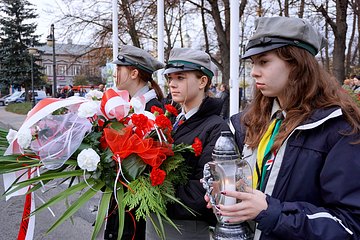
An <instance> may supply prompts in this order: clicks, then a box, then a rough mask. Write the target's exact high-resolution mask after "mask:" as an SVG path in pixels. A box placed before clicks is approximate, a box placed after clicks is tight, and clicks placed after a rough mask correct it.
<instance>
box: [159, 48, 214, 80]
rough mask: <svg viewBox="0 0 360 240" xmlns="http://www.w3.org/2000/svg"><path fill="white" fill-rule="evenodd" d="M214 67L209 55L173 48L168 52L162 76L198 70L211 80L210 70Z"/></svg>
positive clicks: (211, 71) (211, 72)
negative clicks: (167, 59)
mask: <svg viewBox="0 0 360 240" xmlns="http://www.w3.org/2000/svg"><path fill="white" fill-rule="evenodd" d="M214 66H215V65H214V64H213V63H212V62H211V58H210V55H209V54H207V53H206V52H204V51H200V50H195V49H190V48H173V49H171V51H170V56H169V61H168V63H167V64H166V66H165V71H164V74H169V73H175V72H184V71H194V70H199V71H201V72H203V73H204V74H205V75H206V76H208V77H209V78H210V79H211V78H212V77H213V76H214V72H213V70H212V69H214Z"/></svg>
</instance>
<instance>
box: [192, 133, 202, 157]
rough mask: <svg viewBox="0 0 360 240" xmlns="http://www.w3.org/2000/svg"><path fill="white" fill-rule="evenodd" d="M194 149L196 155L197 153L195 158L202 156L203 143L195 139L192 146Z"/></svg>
mask: <svg viewBox="0 0 360 240" xmlns="http://www.w3.org/2000/svg"><path fill="white" fill-rule="evenodd" d="M191 146H192V148H193V149H194V153H195V156H196V157H197V156H200V155H201V152H202V143H201V140H200V139H199V138H198V137H196V138H195V139H194V143H193V144H192V145H191Z"/></svg>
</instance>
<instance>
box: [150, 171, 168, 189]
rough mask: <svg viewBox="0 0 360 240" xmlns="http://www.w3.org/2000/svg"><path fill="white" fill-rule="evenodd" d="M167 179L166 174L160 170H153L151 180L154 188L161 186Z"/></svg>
mask: <svg viewBox="0 0 360 240" xmlns="http://www.w3.org/2000/svg"><path fill="white" fill-rule="evenodd" d="M165 177H166V172H165V171H164V170H161V169H159V168H153V169H152V170H151V173H150V180H151V185H152V186H157V185H160V184H162V183H163V182H164V180H165Z"/></svg>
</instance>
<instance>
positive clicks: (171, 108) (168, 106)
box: [165, 104, 179, 117]
mask: <svg viewBox="0 0 360 240" xmlns="http://www.w3.org/2000/svg"><path fill="white" fill-rule="evenodd" d="M165 108H166V111H168V112H169V113H171V114H172V115H174V116H175V117H176V116H177V115H178V114H179V113H178V110H177V109H176V108H175V107H174V106H173V105H171V104H166V105H165Z"/></svg>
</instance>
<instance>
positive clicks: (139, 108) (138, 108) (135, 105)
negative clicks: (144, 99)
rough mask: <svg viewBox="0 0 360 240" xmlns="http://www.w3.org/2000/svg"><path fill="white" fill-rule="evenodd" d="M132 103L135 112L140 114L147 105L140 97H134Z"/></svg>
mask: <svg viewBox="0 0 360 240" xmlns="http://www.w3.org/2000/svg"><path fill="white" fill-rule="evenodd" d="M130 105H131V106H132V107H133V109H134V113H136V114H139V113H143V112H144V109H145V106H144V105H143V104H142V103H141V101H140V100H139V99H138V98H136V97H135V98H132V99H131V100H130Z"/></svg>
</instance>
